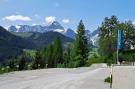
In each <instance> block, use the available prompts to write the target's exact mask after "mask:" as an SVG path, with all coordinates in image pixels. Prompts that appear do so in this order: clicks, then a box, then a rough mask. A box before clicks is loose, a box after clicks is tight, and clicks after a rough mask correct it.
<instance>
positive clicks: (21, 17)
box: [3, 15, 31, 21]
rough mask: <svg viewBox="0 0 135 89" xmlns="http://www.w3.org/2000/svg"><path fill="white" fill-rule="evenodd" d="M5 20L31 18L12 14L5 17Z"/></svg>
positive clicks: (25, 19) (27, 19) (28, 19)
mask: <svg viewBox="0 0 135 89" xmlns="http://www.w3.org/2000/svg"><path fill="white" fill-rule="evenodd" d="M3 20H9V21H31V18H30V17H28V16H22V15H11V16H6V17H4V18H3Z"/></svg>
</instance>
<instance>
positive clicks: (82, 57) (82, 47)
mask: <svg viewBox="0 0 135 89" xmlns="http://www.w3.org/2000/svg"><path fill="white" fill-rule="evenodd" d="M87 45H88V42H87V38H86V36H85V27H84V24H83V22H82V20H81V21H80V22H79V25H78V28H77V35H76V40H75V43H74V47H73V49H72V52H71V59H72V60H71V61H72V62H71V66H72V67H80V66H84V65H85V63H86V61H87V60H88V48H87Z"/></svg>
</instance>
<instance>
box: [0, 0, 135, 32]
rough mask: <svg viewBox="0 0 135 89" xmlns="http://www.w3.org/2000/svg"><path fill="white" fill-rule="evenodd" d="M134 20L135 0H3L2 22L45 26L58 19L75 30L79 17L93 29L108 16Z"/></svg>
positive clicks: (4, 24) (122, 19)
mask: <svg viewBox="0 0 135 89" xmlns="http://www.w3.org/2000/svg"><path fill="white" fill-rule="evenodd" d="M111 15H116V16H117V17H118V18H119V20H120V21H125V20H131V21H135V0H0V25H2V26H4V27H7V26H10V25H19V24H28V25H35V24H40V25H45V24H48V22H51V21H54V20H56V21H59V22H60V23H61V24H62V25H63V26H64V27H65V28H72V29H76V27H77V25H78V22H79V20H80V19H82V20H83V22H84V24H85V27H86V29H89V30H91V31H93V30H95V29H96V28H97V27H98V26H100V24H101V22H102V21H103V19H104V18H105V17H110V16H111Z"/></svg>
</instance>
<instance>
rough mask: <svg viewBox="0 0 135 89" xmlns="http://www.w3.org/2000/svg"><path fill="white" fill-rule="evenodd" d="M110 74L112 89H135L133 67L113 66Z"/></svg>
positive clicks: (134, 68) (134, 67) (134, 69)
mask: <svg viewBox="0 0 135 89" xmlns="http://www.w3.org/2000/svg"><path fill="white" fill-rule="evenodd" d="M112 73H113V74H112V75H113V77H112V78H113V83H112V84H113V87H112V89H135V66H114V67H113V72H112Z"/></svg>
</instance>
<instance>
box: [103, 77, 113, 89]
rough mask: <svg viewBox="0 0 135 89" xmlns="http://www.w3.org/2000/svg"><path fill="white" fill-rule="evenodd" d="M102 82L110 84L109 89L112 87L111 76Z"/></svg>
mask: <svg viewBox="0 0 135 89" xmlns="http://www.w3.org/2000/svg"><path fill="white" fill-rule="evenodd" d="M104 82H106V83H110V88H111V87H112V75H111V77H107V78H106V79H105V80H104Z"/></svg>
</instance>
